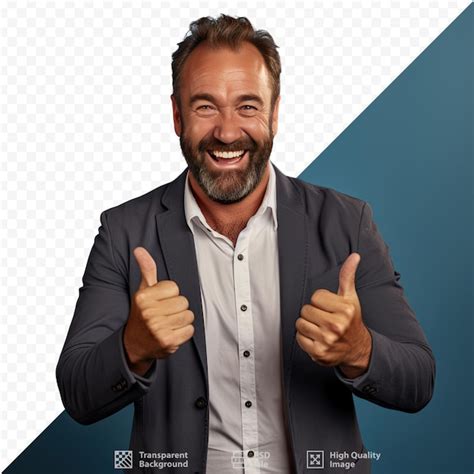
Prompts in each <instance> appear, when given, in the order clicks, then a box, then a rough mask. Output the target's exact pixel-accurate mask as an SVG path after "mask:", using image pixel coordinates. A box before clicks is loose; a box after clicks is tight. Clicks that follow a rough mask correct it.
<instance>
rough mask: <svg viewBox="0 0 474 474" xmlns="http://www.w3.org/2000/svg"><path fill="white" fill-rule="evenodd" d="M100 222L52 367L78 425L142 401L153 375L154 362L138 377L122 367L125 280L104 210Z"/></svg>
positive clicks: (127, 304) (126, 312)
mask: <svg viewBox="0 0 474 474" xmlns="http://www.w3.org/2000/svg"><path fill="white" fill-rule="evenodd" d="M100 220H101V226H100V228H99V233H98V235H97V236H96V238H95V240H94V244H93V246H92V249H91V252H90V255H89V259H88V261H87V265H86V269H85V273H84V276H83V279H82V280H83V286H82V287H81V288H80V289H79V298H78V300H77V303H76V308H75V311H74V317H73V320H72V323H71V326H70V328H69V332H68V334H67V337H66V342H65V344H64V347H63V349H62V352H61V355H60V357H59V361H58V364H57V367H56V378H57V383H58V387H59V391H60V394H61V399H62V401H63V404H64V407H65V409H66V411H67V412H68V413H69V414H70V415H71V416H72V418H74V419H75V420H76V421H78V422H79V423H82V424H90V423H94V422H96V421H98V420H101V419H102V418H105V417H107V416H109V415H111V414H113V413H115V412H117V411H119V410H120V409H121V408H123V407H125V406H126V405H128V404H129V403H131V402H133V401H135V400H137V399H138V398H140V397H142V396H143V395H144V394H145V393H147V391H148V390H149V387H150V385H151V384H152V382H153V380H154V378H155V376H156V360H155V361H154V362H153V364H152V366H151V367H150V369H149V370H148V372H147V373H145V374H144V375H143V376H140V375H138V374H136V373H134V372H133V371H132V370H131V369H130V367H129V365H128V362H127V355H126V353H125V350H124V344H123V331H124V327H125V323H126V322H127V319H128V316H129V311H130V297H129V288H128V280H127V277H126V276H125V275H123V274H122V273H121V272H120V271H119V270H118V268H117V266H116V263H115V259H114V252H113V248H112V242H111V234H110V230H109V226H108V222H107V214H106V212H103V213H102V214H101V216H100Z"/></svg>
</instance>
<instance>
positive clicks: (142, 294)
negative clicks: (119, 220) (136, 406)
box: [124, 247, 194, 373]
mask: <svg viewBox="0 0 474 474" xmlns="http://www.w3.org/2000/svg"><path fill="white" fill-rule="evenodd" d="M133 254H134V256H135V258H136V259H137V262H138V266H139V267H140V272H141V277H142V278H141V282H140V286H139V288H138V290H137V292H136V293H135V294H134V295H133V299H132V304H131V309H130V315H129V318H128V321H127V325H126V326H125V330H124V346H125V350H126V353H127V356H128V360H129V361H130V365H131V367H133V369H134V370H138V372H141V373H144V372H146V369H147V368H148V367H149V366H150V365H151V363H152V362H153V359H157V358H158V359H162V358H165V357H168V356H169V355H170V354H173V353H174V352H176V351H177V350H178V348H179V347H180V346H181V345H182V344H184V343H185V342H186V341H188V340H189V339H191V337H192V336H193V334H194V326H193V325H192V322H193V321H194V314H193V312H192V311H191V310H189V303H188V300H187V299H186V298H185V297H184V296H182V295H180V294H179V288H178V285H177V284H176V282H174V281H171V280H162V281H158V275H157V268H156V263H155V261H154V260H153V258H152V257H151V255H150V254H149V253H148V251H147V250H146V249H144V248H143V247H136V248H135V249H134V251H133Z"/></svg>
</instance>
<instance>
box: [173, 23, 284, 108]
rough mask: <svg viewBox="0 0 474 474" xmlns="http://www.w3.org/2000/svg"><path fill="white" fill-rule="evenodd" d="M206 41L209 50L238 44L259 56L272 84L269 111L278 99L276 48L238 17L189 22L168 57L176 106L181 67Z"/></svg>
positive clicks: (262, 31)
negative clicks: (184, 33)
mask: <svg viewBox="0 0 474 474" xmlns="http://www.w3.org/2000/svg"><path fill="white" fill-rule="evenodd" d="M204 41H206V42H207V44H208V45H209V46H210V47H211V48H219V47H228V48H231V49H233V50H236V49H238V47H239V46H240V45H241V44H242V42H244V41H247V42H249V43H251V44H253V45H254V46H255V47H256V48H257V49H258V50H259V52H260V54H261V55H262V56H263V59H264V61H265V65H266V66H267V69H268V71H269V73H270V77H271V81H272V99H271V108H272V110H273V106H274V105H275V101H276V99H277V97H278V96H279V95H280V74H281V63H280V55H279V54H278V51H277V48H278V46H277V45H276V44H275V42H274V41H273V38H272V36H271V35H270V33H268V32H267V31H265V30H255V29H254V27H253V26H252V24H251V23H250V21H249V20H248V19H247V18H246V17H244V16H240V17H237V18H234V17H231V16H229V15H224V14H221V15H220V16H219V17H218V18H212V17H210V16H205V17H202V18H199V19H198V20H196V21H193V22H191V23H190V25H189V31H188V32H187V34H186V36H185V37H184V39H183V41H181V43H178V49H177V50H176V51H175V52H174V53H173V55H172V58H173V60H172V62H171V69H172V75H173V95H174V97H175V99H176V101H177V103H178V106H180V98H179V82H180V76H181V71H182V70H183V66H184V63H185V61H186V59H187V58H188V56H189V55H190V54H191V53H192V51H193V50H194V49H195V48H196V47H197V46H198V45H199V44H200V43H202V42H204Z"/></svg>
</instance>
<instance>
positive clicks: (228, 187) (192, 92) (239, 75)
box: [172, 42, 279, 203]
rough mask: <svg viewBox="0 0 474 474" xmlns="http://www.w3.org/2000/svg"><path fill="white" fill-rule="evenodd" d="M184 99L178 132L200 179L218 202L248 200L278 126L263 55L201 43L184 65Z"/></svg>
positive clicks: (176, 116)
mask: <svg viewBox="0 0 474 474" xmlns="http://www.w3.org/2000/svg"><path fill="white" fill-rule="evenodd" d="M179 94H180V105H181V107H180V109H179V108H178V104H177V103H176V100H175V98H174V97H173V96H172V103H173V121H174V128H175V131H176V134H177V135H178V136H179V137H180V145H181V150H182V153H183V155H184V158H185V159H186V162H187V164H188V167H189V170H190V172H191V173H192V175H193V177H194V179H195V180H196V181H197V183H198V184H199V186H200V187H201V188H202V190H203V191H204V192H205V194H206V195H207V196H208V197H209V198H211V199H213V200H214V201H217V202H220V203H232V202H238V201H240V200H242V199H243V198H245V197H246V196H247V195H248V194H250V193H251V192H252V191H253V190H254V189H255V187H256V186H257V185H258V183H259V182H260V180H261V179H262V176H263V174H264V172H265V167H266V165H267V163H268V159H269V157H270V153H271V151H272V146H273V137H274V135H275V134H276V132H277V127H278V105H279V97H278V99H277V101H276V102H275V107H274V110H273V111H272V110H271V95H272V89H271V78H270V75H269V73H268V70H267V68H266V66H265V61H264V59H263V57H262V55H261V54H260V52H259V51H258V49H257V48H256V47H255V46H253V45H252V44H250V43H248V42H244V43H242V45H241V46H240V48H239V49H238V50H237V51H233V50H231V49H229V48H219V49H212V48H210V47H209V46H208V45H206V43H205V42H204V43H201V44H200V45H199V46H198V47H197V48H196V49H194V51H193V52H192V53H191V54H190V55H189V57H188V58H187V59H186V62H185V63H184V67H183V70H182V74H181V79H180V90H179Z"/></svg>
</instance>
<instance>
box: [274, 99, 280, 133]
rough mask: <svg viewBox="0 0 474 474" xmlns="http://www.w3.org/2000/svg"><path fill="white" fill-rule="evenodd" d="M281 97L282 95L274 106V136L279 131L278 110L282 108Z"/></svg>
mask: <svg viewBox="0 0 474 474" xmlns="http://www.w3.org/2000/svg"><path fill="white" fill-rule="evenodd" d="M280 99H281V96H280V95H279V96H278V97H277V99H276V101H275V106H274V107H273V116H272V129H273V135H274V136H275V135H276V134H277V132H278V110H279V108H280Z"/></svg>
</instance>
